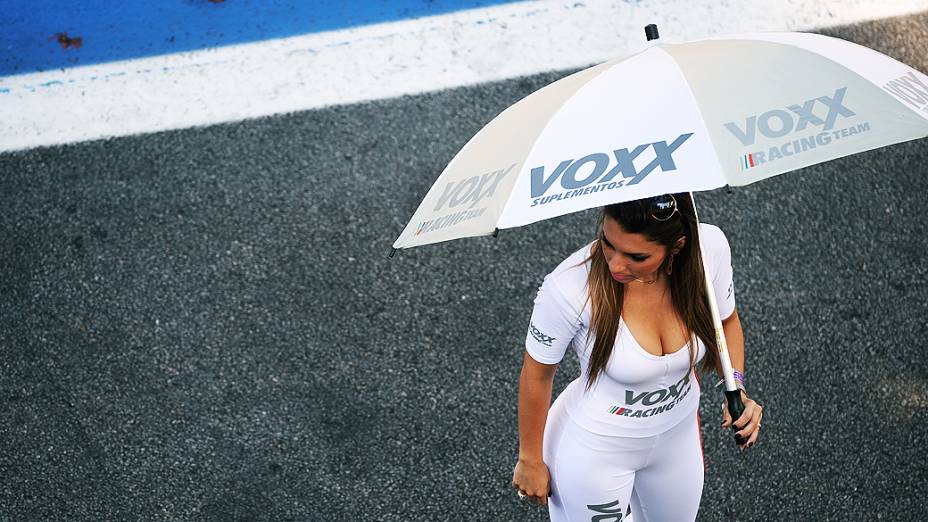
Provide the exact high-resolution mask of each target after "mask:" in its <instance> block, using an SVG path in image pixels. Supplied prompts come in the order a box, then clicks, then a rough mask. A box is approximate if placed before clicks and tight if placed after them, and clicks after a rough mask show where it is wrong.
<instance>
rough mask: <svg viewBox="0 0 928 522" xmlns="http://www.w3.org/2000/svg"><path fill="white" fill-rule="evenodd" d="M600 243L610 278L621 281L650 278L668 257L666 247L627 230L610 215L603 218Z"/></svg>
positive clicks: (623, 282)
mask: <svg viewBox="0 0 928 522" xmlns="http://www.w3.org/2000/svg"><path fill="white" fill-rule="evenodd" d="M681 239H682V238H681ZM599 242H600V244H601V245H602V250H603V255H604V256H605V257H606V263H608V264H609V271H610V272H612V278H613V279H615V280H616V281H618V282H620V283H622V284H628V283H631V282H633V281H635V280H636V279H640V280H642V281H651V280H653V279H654V278H655V273H656V272H657V271H658V269H659V268H660V267H661V264H662V263H663V262H664V258H665V257H666V256H667V248H666V247H664V246H663V245H661V244H660V243H655V242H654V241H650V240H648V239H647V238H645V236H644V235H643V234H630V233H628V232H626V231H625V230H624V229H623V228H622V226H621V225H619V223H618V221H616V220H614V219H612V218H611V217H609V216H606V217H605V218H604V220H603V237H602V238H600V241H599Z"/></svg>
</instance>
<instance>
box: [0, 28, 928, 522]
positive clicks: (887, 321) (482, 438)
mask: <svg viewBox="0 0 928 522" xmlns="http://www.w3.org/2000/svg"><path fill="white" fill-rule="evenodd" d="M821 32H822V33H824V34H829V35H832V36H838V37H841V38H845V39H847V40H850V41H853V42H857V43H860V44H863V45H866V46H869V47H872V48H874V49H876V50H878V51H881V52H883V53H886V54H888V55H890V56H892V57H894V58H896V59H898V60H901V61H903V62H905V63H907V64H909V65H911V66H913V67H915V68H917V69H919V70H921V71H928V55H926V54H925V52H924V49H925V47H926V42H928V13H923V14H920V15H916V16H910V17H903V18H897V19H891V20H884V21H879V22H872V23H866V24H860V25H854V26H850V27H839V28H829V29H827V30H822V31H821ZM568 72H571V71H561V72H557V73H550V74H544V75H538V76H533V77H527V78H520V79H516V80H511V81H505V82H500V83H494V84H488V85H480V86H475V87H467V88H460V89H454V90H450V91H443V92H438V93H431V94H425V95H420V96H406V97H402V98H398V99H392V100H385V101H379V102H373V103H366V104H362V105H353V106H343V107H335V108H328V109H322V110H315V111H309V112H302V113H294V114H289V115H284V116H275V117H268V118H262V119H259V120H253V121H248V122H242V123H234V124H226V125H218V126H212V127H207V128H200V129H191V130H185V131H174V132H165V133H158V134H152V135H143V136H135V137H127V138H119V139H113V140H108V141H97V142H90V143H83V144H77V145H69V146H60V147H54V148H43V149H35V150H31V151H25V152H16V153H10V154H4V155H0V187H2V191H0V227H2V228H0V231H2V233H3V234H2V235H3V238H4V240H5V248H3V249H2V250H0V267H2V270H3V278H2V280H0V281H2V289H0V295H2V299H0V324H2V327H0V347H2V359H0V372H2V375H3V379H2V380H0V392H2V394H0V397H2V399H0V400H2V405H3V411H4V414H5V415H4V421H3V422H0V473H2V476H3V477H5V478H6V480H4V481H3V484H2V486H0V519H2V520H17V521H18V520H119V519H133V520H223V521H225V520H320V521H329V520H368V519H369V520H383V521H390V520H395V521H406V520H474V521H487V520H494V521H495V520H546V519H547V515H546V512H545V511H544V510H543V509H541V508H537V507H533V506H529V505H526V504H521V503H520V502H519V500H518V499H517V497H516V495H515V492H514V490H512V489H511V487H510V485H509V482H510V479H511V473H512V467H513V465H514V464H515V458H516V454H517V444H518V440H517V424H516V390H517V379H518V373H519V369H520V364H521V356H522V344H523V339H524V337H525V332H526V328H527V325H528V319H529V314H530V313H531V305H532V300H533V298H534V295H535V291H536V289H537V287H538V285H539V284H540V283H541V279H542V277H543V276H544V274H546V273H547V272H548V271H550V270H551V269H552V268H553V267H554V266H556V265H557V264H558V262H559V261H560V260H561V259H563V258H564V257H565V256H566V255H568V254H569V253H571V252H573V251H574V250H576V249H577V248H579V247H580V246H581V245H583V244H585V243H586V242H588V241H589V240H590V239H591V238H592V234H593V231H594V230H593V226H594V219H595V214H594V213H593V212H586V213H581V214H575V215H571V216H566V217H563V218H558V219H554V220H551V221H547V222H543V223H538V224H535V225H531V226H528V227H523V228H520V229H516V230H506V231H503V232H502V233H501V234H500V236H499V237H498V238H496V239H494V238H489V237H486V238H472V239H465V240H458V241H454V242H450V243H444V244H440V245H433V246H426V247H422V248H417V249H412V250H408V251H402V252H399V253H398V254H397V255H396V256H395V257H393V258H392V259H391V258H388V254H389V252H390V245H391V244H392V242H393V240H394V239H395V238H396V236H397V235H398V234H399V232H400V231H401V230H402V228H403V226H404V225H405V223H406V220H408V219H409V217H410V216H411V215H412V213H413V211H414V210H415V208H416V206H417V205H418V203H419V201H420V200H421V198H422V196H423V195H424V194H425V192H426V191H427V190H428V188H429V187H430V186H431V183H432V182H433V181H434V179H435V178H436V177H437V176H438V173H439V172H440V171H441V169H442V168H443V167H444V165H445V164H446V163H447V162H448V161H449V160H450V158H451V157H452V156H453V155H454V153H455V152H456V151H457V150H458V149H459V148H460V147H461V146H463V144H464V143H465V142H466V141H467V139H468V138H469V137H470V136H471V135H472V134H473V133H475V132H476V131H477V130H479V128H480V127H481V126H482V125H483V124H484V123H486V122H487V121H489V120H490V119H491V118H492V117H493V116H495V115H496V114H497V113H498V112H499V111H501V110H502V109H504V108H505V107H506V106H508V105H509V104H511V103H513V102H515V101H516V100H518V99H520V98H521V97H523V96H525V95H527V94H528V93H530V92H532V91H533V90H535V89H537V88H539V87H541V86H543V85H545V84H547V83H548V82H551V81H553V80H555V79H557V78H559V77H561V76H563V75H564V74H567V73H568ZM925 157H928V140H920V141H915V142H908V143H903V144H899V145H895V146H892V147H887V148H883V149H879V150H875V151H871V152H867V153H864V154H859V155H855V156H851V157H846V158H842V159H839V160H836V161H832V162H830V163H827V164H823V165H818V166H815V167H811V168H807V169H804V170H802V171H800V172H795V173H790V174H786V175H783V176H779V177H776V178H773V179H770V180H766V181H763V182H760V183H757V184H754V185H751V186H748V187H744V188H741V189H736V190H735V191H734V192H733V193H731V194H727V193H726V192H725V191H724V190H722V191H715V192H711V193H706V194H699V195H698V196H697V201H698V204H699V208H700V215H701V218H702V220H703V221H707V222H710V223H715V224H717V225H719V226H720V227H721V228H722V229H723V230H724V231H725V232H726V233H727V234H728V238H729V240H730V242H731V245H732V249H733V264H734V269H735V291H736V295H737V302H738V310H739V312H740V314H741V319H742V323H743V325H744V329H745V334H746V339H747V341H746V346H747V358H748V364H747V370H746V378H747V380H748V387H749V389H750V390H751V393H752V395H753V396H755V397H757V399H758V400H759V401H760V402H761V403H762V404H763V405H764V407H765V413H766V417H765V420H764V427H763V435H762V437H761V440H760V442H759V444H758V445H757V446H755V447H754V448H753V449H752V450H750V451H749V452H748V453H746V454H739V452H738V451H737V448H736V447H735V446H734V443H733V441H732V435H731V432H730V431H725V432H723V431H722V430H721V429H720V428H719V426H718V425H719V424H720V422H721V415H720V413H719V408H720V404H721V399H720V396H719V395H718V393H717V392H716V391H714V390H712V389H710V388H711V387H710V386H706V385H705V384H704V386H703V395H704V396H703V398H702V404H701V409H702V411H701V419H702V423H703V426H702V429H703V444H704V448H705V458H706V462H707V466H708V469H707V474H706V485H705V490H704V494H703V502H702V506H701V508H700V516H699V520H701V521H732V520H900V521H920V520H925V518H926V516H928V505H926V500H925V499H926V498H928V482H926V480H928V466H926V462H928V460H926V459H925V457H924V447H925V445H926V442H928V354H926V353H925V350H924V346H923V345H924V334H925V331H926V329H925V322H926V321H925V317H926V316H928V305H926V302H928V267H926V264H925V252H926V249H928V220H926V219H925V217H924V216H925V190H926V188H928V181H926V168H925V160H924V158H925ZM577 371H578V370H577V365H576V359H575V358H573V357H569V358H568V359H567V360H566V361H565V362H564V364H563V367H562V368H561V370H560V371H559V372H558V376H557V381H556V388H557V389H558V390H560V389H561V388H562V387H563V386H564V385H566V383H567V382H569V380H570V379H572V378H574V377H575V376H576V375H577ZM667 487H668V489H672V488H673V487H674V485H673V484H668V485H667Z"/></svg>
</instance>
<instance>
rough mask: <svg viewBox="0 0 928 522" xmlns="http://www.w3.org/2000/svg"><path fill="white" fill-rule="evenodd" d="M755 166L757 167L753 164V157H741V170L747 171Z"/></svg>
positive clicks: (751, 155) (749, 155)
mask: <svg viewBox="0 0 928 522" xmlns="http://www.w3.org/2000/svg"><path fill="white" fill-rule="evenodd" d="M756 166H757V165H756V164H755V163H754V155H753V154H748V155H746V156H741V170H748V169H751V168H754V167H756Z"/></svg>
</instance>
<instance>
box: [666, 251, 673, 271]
mask: <svg viewBox="0 0 928 522" xmlns="http://www.w3.org/2000/svg"><path fill="white" fill-rule="evenodd" d="M672 272H673V254H670V262H669V263H667V275H670V274H671V273H672Z"/></svg>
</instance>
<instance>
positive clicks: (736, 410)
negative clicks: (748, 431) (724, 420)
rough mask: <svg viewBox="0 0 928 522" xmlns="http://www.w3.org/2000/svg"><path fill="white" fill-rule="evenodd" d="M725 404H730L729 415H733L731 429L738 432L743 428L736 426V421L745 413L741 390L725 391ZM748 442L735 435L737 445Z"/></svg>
mask: <svg viewBox="0 0 928 522" xmlns="http://www.w3.org/2000/svg"><path fill="white" fill-rule="evenodd" d="M725 402H727V403H728V414H729V415H731V429H732V430H735V431H736V432H737V431H738V430H740V429H741V428H739V427H737V426H735V421H736V420H738V419H739V418H741V414H742V413H744V403H743V402H741V390H734V391H728V390H725ZM745 442H747V439H745V438H744V437H742V436H741V435H738V434H737V433H735V443H737V444H738V445H739V446H740V445H742V444H744V443H745Z"/></svg>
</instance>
